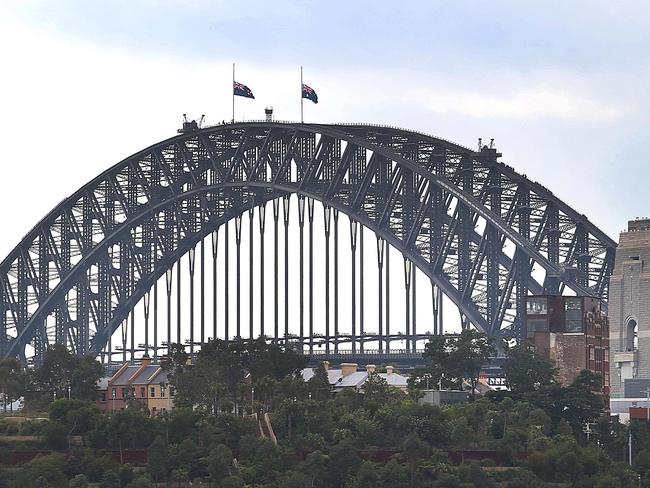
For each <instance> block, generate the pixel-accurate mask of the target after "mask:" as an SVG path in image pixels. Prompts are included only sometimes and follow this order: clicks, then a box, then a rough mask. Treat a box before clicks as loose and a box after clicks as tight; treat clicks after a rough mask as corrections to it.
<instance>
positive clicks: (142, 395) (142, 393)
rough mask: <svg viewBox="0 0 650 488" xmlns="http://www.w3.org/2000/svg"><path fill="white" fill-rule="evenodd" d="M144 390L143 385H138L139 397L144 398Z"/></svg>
mask: <svg viewBox="0 0 650 488" xmlns="http://www.w3.org/2000/svg"><path fill="white" fill-rule="evenodd" d="M144 392H145V388H144V386H141V387H140V398H144V397H145V394H144Z"/></svg>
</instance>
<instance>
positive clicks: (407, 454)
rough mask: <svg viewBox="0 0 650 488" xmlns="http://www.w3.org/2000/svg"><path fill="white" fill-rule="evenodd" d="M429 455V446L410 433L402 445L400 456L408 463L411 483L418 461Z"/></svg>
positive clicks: (413, 433)
mask: <svg viewBox="0 0 650 488" xmlns="http://www.w3.org/2000/svg"><path fill="white" fill-rule="evenodd" d="M428 454H429V445H428V444H427V443H426V442H424V441H423V440H422V439H420V438H419V437H418V435H417V434H416V433H415V432H411V433H410V434H409V435H408V436H406V439H405V440H404V444H403V445H402V455H403V456H404V458H405V459H406V461H407V462H408V463H409V467H410V471H411V482H413V478H414V477H415V468H416V466H417V463H418V461H419V460H420V459H422V458H424V457H426V456H427V455H428Z"/></svg>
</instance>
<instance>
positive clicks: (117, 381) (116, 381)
mask: <svg viewBox="0 0 650 488" xmlns="http://www.w3.org/2000/svg"><path fill="white" fill-rule="evenodd" d="M139 369H140V366H139V365H129V366H127V367H126V368H124V369H120V371H118V372H117V373H115V376H113V378H111V381H110V384H111V386H128V385H129V384H130V380H131V377H132V376H133V375H134V374H136V373H137V371H138V370H139Z"/></svg>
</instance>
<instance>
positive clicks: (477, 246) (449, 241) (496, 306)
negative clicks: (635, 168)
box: [0, 122, 616, 360]
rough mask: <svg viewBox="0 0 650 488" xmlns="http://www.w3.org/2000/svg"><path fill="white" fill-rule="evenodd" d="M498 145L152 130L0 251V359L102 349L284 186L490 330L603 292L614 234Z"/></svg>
mask: <svg viewBox="0 0 650 488" xmlns="http://www.w3.org/2000/svg"><path fill="white" fill-rule="evenodd" d="M498 156H499V155H498V154H497V153H496V150H494V149H490V148H482V150H481V151H472V150H470V149H468V148H464V147H461V146H458V145H455V144H452V143H450V142H447V141H443V140H441V139H436V138H433V137H431V136H428V135H425V134H420V133H417V132H412V131H406V130H403V129H396V128H390V127H380V126H373V125H341V124H339V125H320V124H314V125H309V124H294V123H268V122H249V123H235V124H225V125H219V126H215V127H210V128H207V129H203V130H201V131H197V132H192V133H187V134H182V135H179V136H176V137H173V138H171V139H168V140H166V141H162V142H160V143H158V144H155V145H153V146H151V147H149V148H147V149H145V150H143V151H141V152H139V153H137V154H135V155H133V156H131V157H129V158H127V159H125V160H124V161H122V162H120V163H118V164H117V165H115V166H113V167H112V168H110V169H109V170H107V171H106V172H104V173H102V174H101V175H99V176H98V177H97V178H95V179H94V180H93V181H91V182H90V183H88V184H87V185H85V186H84V187H82V188H81V189H79V190H78V191H77V192H76V193H75V194H73V195H72V196H71V197H69V198H68V199H66V200H65V201H64V202H62V203H61V204H60V205H58V206H57V207H56V208H55V209H53V210H52V211H51V212H50V214H48V215H47V216H46V217H45V218H44V219H43V220H42V221H41V222H39V223H38V224H37V226H36V227H34V229H32V230H31V231H30V233H29V234H28V235H27V236H26V237H25V238H24V239H23V241H22V242H21V243H20V244H19V245H18V246H17V247H16V248H15V249H14V250H13V251H12V252H11V253H10V254H9V256H8V257H7V258H6V259H5V260H4V261H3V262H2V263H0V289H1V290H2V292H1V293H0V357H4V356H16V357H19V358H21V359H22V360H26V352H25V348H26V346H27V345H28V344H31V345H32V346H33V347H34V351H35V352H34V355H35V356H39V355H40V354H42V351H43V350H44V348H45V347H46V346H47V344H49V343H51V342H53V341H58V342H65V341H67V342H69V343H70V344H71V345H72V347H73V348H74V350H75V351H76V352H77V353H78V354H86V353H95V354H96V353H98V352H99V351H100V350H101V349H102V348H103V347H104V345H105V343H106V340H107V338H108V336H109V335H110V334H111V333H112V332H113V331H114V330H115V329H116V328H117V327H118V326H119V324H120V323H121V322H122V320H123V319H124V318H125V317H126V315H128V313H129V311H130V310H131V309H132V308H133V307H134V306H135V304H136V303H137V302H138V300H139V299H140V298H142V296H143V295H144V294H145V293H147V291H148V290H149V289H150V287H151V286H152V284H153V283H154V282H155V280H156V279H157V278H158V277H160V276H161V275H162V274H164V273H165V271H166V270H167V269H168V268H169V267H170V266H172V265H173V264H174V262H175V261H176V260H178V259H179V258H180V257H181V256H182V255H183V254H184V253H185V252H187V251H188V250H190V249H192V248H193V247H194V246H195V245H196V243H197V242H198V241H199V240H200V239H201V238H203V237H204V236H206V235H208V234H209V233H210V232H212V231H214V229H215V228H217V227H218V226H219V225H221V224H222V223H223V222H225V221H227V220H229V219H232V218H235V217H236V216H238V215H241V214H242V213H243V212H244V211H246V210H247V209H249V208H251V207H254V206H258V205H261V204H263V203H264V202H266V201H269V200H272V199H274V198H278V197H280V196H283V195H286V194H291V193H297V194H299V195H303V196H305V197H308V198H312V199H316V200H320V201H322V202H323V203H324V204H326V205H328V206H331V207H333V208H336V209H338V210H340V211H341V212H343V213H346V214H348V215H349V216H350V217H351V218H353V219H354V220H356V221H358V222H360V223H361V224H362V225H364V226H366V227H368V228H370V229H371V230H373V231H374V232H376V233H377V235H378V236H380V237H382V238H384V239H386V241H387V242H389V243H390V244H391V245H392V246H393V247H395V248H396V249H398V250H399V251H400V252H402V253H403V255H404V256H405V258H406V259H409V260H410V261H412V262H413V263H414V264H415V265H416V266H418V268H420V269H421V270H422V271H423V272H424V273H425V274H426V275H427V276H429V278H430V279H431V280H432V282H433V283H435V284H436V285H437V286H439V287H440V289H441V290H443V292H444V293H445V294H446V295H447V296H448V297H449V298H450V299H451V300H452V301H453V302H454V303H455V304H456V305H457V306H458V307H459V309H460V311H461V313H462V314H463V315H464V317H465V318H466V319H467V321H468V322H470V323H472V324H473V325H474V326H476V327H478V328H479V329H481V330H484V331H486V332H487V333H489V334H491V335H493V336H499V335H509V336H515V337H516V336H518V335H519V334H520V325H521V324H520V318H521V317H522V315H523V306H524V297H525V296H526V295H527V294H528V293H529V291H532V292H534V293H540V292H541V291H542V290H544V289H546V290H548V291H559V290H561V289H562V288H563V287H568V288H570V289H572V290H574V291H576V292H578V293H583V294H590V295H595V296H599V297H602V298H604V299H606V298H607V290H608V282H609V275H610V274H611V271H612V268H613V260H614V253H615V246H616V245H615V243H614V241H612V240H611V239H610V238H608V237H607V236H606V235H605V234H604V233H603V232H602V231H600V230H599V229H598V228H596V227H595V226H594V225H593V224H592V223H590V222H589V221H588V220H587V218H586V217H585V216H583V215H580V214H578V213H577V212H575V211H574V210H573V209H571V208H570V207H569V206H568V205H567V204H565V203H564V202H562V201H561V200H559V199H558V198H556V197H555V196H554V195H553V194H552V193H551V192H550V191H549V190H547V189H545V188H544V187H542V186H541V185H539V184H537V183H535V182H531V181H529V180H528V179H527V178H526V177H525V176H524V175H519V174H518V173H516V172H515V171H514V169H512V168H511V167H509V166H507V165H504V164H502V163H499V162H497V157H498ZM534 267H535V269H536V270H537V272H535V273H533V271H532V270H533V268H534ZM538 275H539V276H543V279H540V278H538V277H537V276H538Z"/></svg>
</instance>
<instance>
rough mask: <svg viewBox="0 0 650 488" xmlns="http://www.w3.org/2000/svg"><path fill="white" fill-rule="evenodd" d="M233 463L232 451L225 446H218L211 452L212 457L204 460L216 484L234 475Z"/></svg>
mask: <svg viewBox="0 0 650 488" xmlns="http://www.w3.org/2000/svg"><path fill="white" fill-rule="evenodd" d="M232 462H233V457H232V451H231V450H230V449H229V448H228V446H226V445H224V444H219V445H217V446H216V447H215V448H214V449H212V451H210V455H209V456H208V457H207V458H205V459H204V463H205V465H206V466H207V471H208V474H209V475H210V479H211V480H212V481H215V482H216V481H219V480H222V479H224V478H227V477H228V476H230V475H231V474H232V471H233V465H232Z"/></svg>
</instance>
